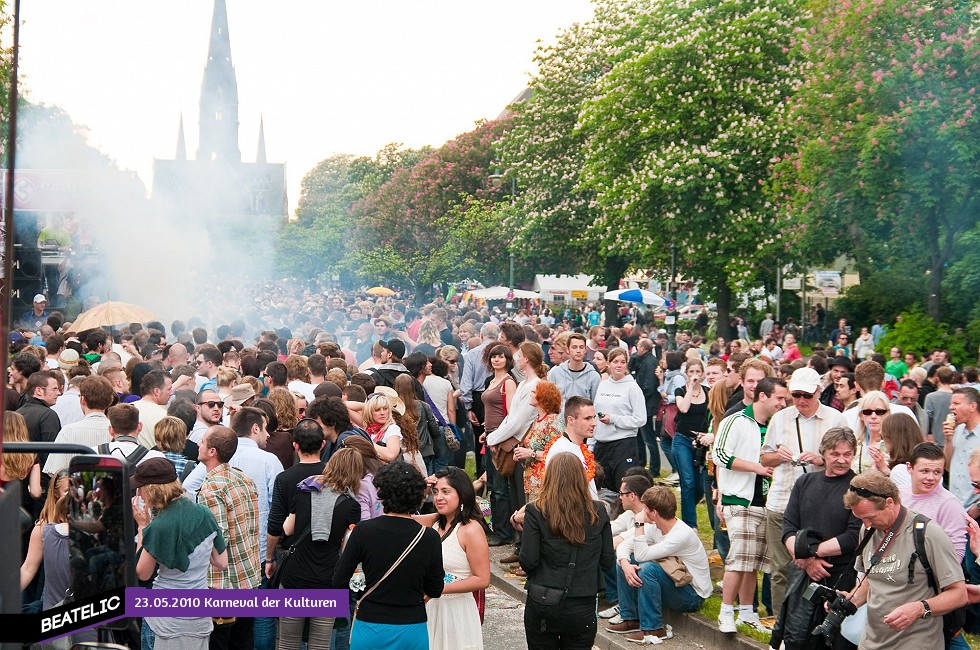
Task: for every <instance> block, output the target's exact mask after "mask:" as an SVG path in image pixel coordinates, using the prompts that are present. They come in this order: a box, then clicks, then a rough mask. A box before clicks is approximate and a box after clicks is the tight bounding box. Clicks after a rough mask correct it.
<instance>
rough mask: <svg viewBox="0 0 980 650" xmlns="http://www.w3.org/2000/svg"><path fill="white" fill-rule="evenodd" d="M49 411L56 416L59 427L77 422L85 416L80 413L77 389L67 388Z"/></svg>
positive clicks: (80, 405) (80, 404) (79, 399)
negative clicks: (59, 422)
mask: <svg viewBox="0 0 980 650" xmlns="http://www.w3.org/2000/svg"><path fill="white" fill-rule="evenodd" d="M51 410H52V411H54V412H55V413H57V414H58V419H59V420H60V421H61V426H62V427H64V426H65V425H68V424H71V423H73V422H78V421H79V420H81V419H82V418H83V417H85V414H84V413H82V403H81V395H79V393H78V389H77V388H69V389H68V390H66V391H65V392H64V393H63V394H61V395H59V396H58V401H56V402H55V403H54V406H52V407H51Z"/></svg>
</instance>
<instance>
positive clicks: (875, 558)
mask: <svg viewBox="0 0 980 650" xmlns="http://www.w3.org/2000/svg"><path fill="white" fill-rule="evenodd" d="M907 513H908V510H906V509H905V506H902V509H901V510H900V511H899V513H898V518H897V519H895V523H894V524H892V527H891V528H890V529H889V530H888V534H887V535H885V539H884V540H882V542H881V546H879V547H878V550H877V551H875V552H874V555H872V556H871V562H870V563H869V564H868V570H867V571H866V573H870V572H871V569H873V568H874V567H875V565H876V564H878V563H879V562H881V558H883V557H884V556H885V551H887V550H888V547H889V546H890V545H891V543H892V539H894V538H895V533H897V532H898V529H899V528H901V527H902V524H903V523H905V515H906V514H907Z"/></svg>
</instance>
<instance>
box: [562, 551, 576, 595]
mask: <svg viewBox="0 0 980 650" xmlns="http://www.w3.org/2000/svg"><path fill="white" fill-rule="evenodd" d="M577 559H578V546H572V557H570V558H569V559H568V576H567V577H566V578H565V593H566V594H567V593H568V590H569V589H571V588H572V578H574V577H575V561H576V560H577Z"/></svg>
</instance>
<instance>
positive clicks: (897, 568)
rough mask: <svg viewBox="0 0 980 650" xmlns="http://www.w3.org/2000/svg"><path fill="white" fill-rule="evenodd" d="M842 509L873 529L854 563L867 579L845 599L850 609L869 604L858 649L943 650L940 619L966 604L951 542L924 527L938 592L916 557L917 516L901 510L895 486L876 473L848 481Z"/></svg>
mask: <svg viewBox="0 0 980 650" xmlns="http://www.w3.org/2000/svg"><path fill="white" fill-rule="evenodd" d="M844 506H845V507H847V508H850V510H851V512H852V513H853V514H854V516H855V517H857V518H858V519H860V520H861V522H862V523H863V524H864V525H865V526H866V527H867V528H868V529H873V531H874V532H873V533H872V535H871V538H870V541H869V543H868V544H867V545H865V546H864V548H863V549H862V551H861V553H860V554H859V555H858V557H857V560H856V562H855V568H856V569H857V571H858V573H865V574H867V575H866V576H865V577H864V578H863V579H862V580H860V581H859V582H858V586H857V587H856V588H855V589H854V590H853V592H851V593H850V594H849V595H848V597H849V599H850V602H851V603H852V604H853V605H854V606H855V607H860V606H861V605H863V604H864V603H867V604H868V622H867V625H866V626H865V628H864V634H863V635H862V637H861V643H860V647H861V648H862V650H878V649H881V650H884V649H886V648H899V647H901V648H942V647H943V646H944V639H943V620H942V617H943V615H945V614H948V613H950V612H952V611H954V610H956V609H958V608H960V607H963V606H964V605H966V603H967V598H968V595H967V588H966V582H965V581H964V580H963V571H962V569H961V568H960V563H959V562H958V561H957V559H956V551H955V550H954V549H953V543H952V542H951V541H950V540H949V537H948V536H947V535H946V533H945V531H943V529H942V527H941V526H939V525H938V524H936V523H929V524H927V525H925V530H924V534H925V535H924V536H925V540H924V541H925V551H926V553H925V555H926V558H927V560H928V562H929V565H930V566H931V567H932V574H933V576H934V577H935V583H936V585H937V587H938V591H939V593H938V594H937V593H936V590H934V589H933V588H932V587H930V586H929V581H928V578H927V575H926V570H925V568H924V566H923V563H922V559H921V558H918V557H917V559H916V560H915V561H914V562H913V560H912V557H913V554H915V553H916V549H915V538H914V534H915V533H914V528H915V526H916V525H919V524H918V522H916V521H915V518H916V513H914V512H912V511H910V510H908V509H907V508H905V506H903V505H902V501H901V498H900V497H899V493H898V486H896V485H895V484H894V483H892V482H891V480H889V479H888V478H887V477H886V476H884V475H883V474H881V473H880V472H878V471H876V470H868V471H866V472H863V473H862V474H861V475H860V476H856V477H854V479H853V480H851V484H850V487H848V490H847V493H846V494H845V495H844Z"/></svg>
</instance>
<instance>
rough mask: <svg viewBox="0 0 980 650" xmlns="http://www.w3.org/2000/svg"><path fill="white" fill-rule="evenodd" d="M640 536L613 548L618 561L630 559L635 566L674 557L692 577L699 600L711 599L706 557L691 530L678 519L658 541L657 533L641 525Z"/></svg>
mask: <svg viewBox="0 0 980 650" xmlns="http://www.w3.org/2000/svg"><path fill="white" fill-rule="evenodd" d="M654 531H655V532H654ZM643 533H644V534H643V535H639V536H637V535H630V536H628V537H624V539H623V543H622V544H620V545H619V546H618V547H617V548H616V560H617V561H619V560H625V559H629V557H630V556H631V555H632V556H633V557H634V558H635V559H636V561H637V562H653V561H655V560H661V559H663V558H665V557H670V556H672V555H676V556H677V557H678V558H680V560H681V561H682V562H683V563H684V566H686V567H687V570H688V571H689V572H690V573H691V586H692V587H694V591H696V592H697V594H698V595H699V596H701V598H707V597H708V596H710V595H711V592H712V590H713V587H712V584H711V572H710V570H709V568H708V553H707V551H705V550H704V545H703V544H702V543H701V538H699V537H698V534H697V532H695V531H694V529H692V528H691V527H690V526H688V525H687V524H685V523H684V522H683V521H681V520H680V519H678V520H676V521H675V523H674V527H673V528H671V529H670V532H668V533H667V534H666V535H660V536H659V538H658V534H659V533H660V530H659V529H658V528H657V527H656V526H654V525H653V524H644V526H643Z"/></svg>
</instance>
